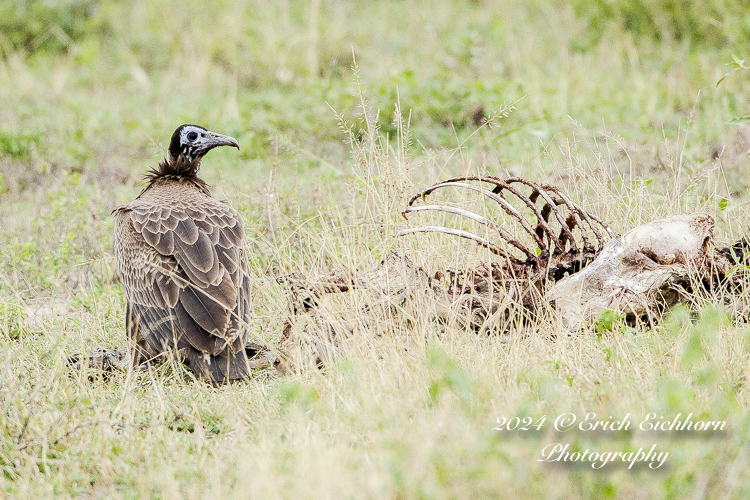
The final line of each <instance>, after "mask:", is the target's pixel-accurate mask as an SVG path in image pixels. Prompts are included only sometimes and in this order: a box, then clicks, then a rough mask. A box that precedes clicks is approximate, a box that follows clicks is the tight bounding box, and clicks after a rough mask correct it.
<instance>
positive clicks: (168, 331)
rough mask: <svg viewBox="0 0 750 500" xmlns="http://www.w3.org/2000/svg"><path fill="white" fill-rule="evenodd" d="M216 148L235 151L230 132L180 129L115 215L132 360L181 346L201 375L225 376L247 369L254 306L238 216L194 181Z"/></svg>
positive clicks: (220, 379) (232, 376)
mask: <svg viewBox="0 0 750 500" xmlns="http://www.w3.org/2000/svg"><path fill="white" fill-rule="evenodd" d="M217 146H234V147H237V148H239V145H238V144H237V141H236V140H234V139H233V138H231V137H227V136H223V135H220V134H215V133H213V132H209V131H208V130H206V129H204V128H202V127H198V126H197V125H182V126H180V127H179V128H178V129H177V130H175V132H174V134H173V136H172V141H171V143H170V146H169V152H168V153H169V154H168V156H167V159H165V160H164V161H163V162H161V163H160V164H159V168H158V170H151V171H150V173H149V175H148V177H147V179H148V181H149V182H148V185H147V186H146V187H145V188H144V189H143V191H142V192H141V194H140V195H138V198H136V199H135V200H133V201H131V202H130V203H128V204H126V205H123V206H121V207H118V208H116V209H114V211H113V212H112V213H113V215H114V219H115V259H116V261H117V270H118V272H119V273H120V277H121V280H122V284H123V287H124V289H125V295H126V297H127V302H128V306H127V316H126V330H127V333H128V337H129V338H130V340H131V345H132V346H133V348H134V360H135V362H136V363H139V362H143V361H146V360H148V359H151V358H153V357H156V356H158V355H160V354H162V353H167V352H170V351H171V352H180V354H181V355H182V356H183V358H185V359H186V361H187V362H188V363H189V364H190V366H191V367H192V368H193V370H194V371H195V372H196V374H197V375H198V376H199V377H201V378H204V379H208V380H211V381H215V382H224V381H227V380H233V379H238V378H242V377H245V376H246V375H247V374H248V371H249V367H248V360H247V357H246V355H245V350H244V346H245V343H246V342H247V339H248V330H247V323H248V320H249V316H250V307H251V305H250V280H249V276H248V264H247V257H246V251H245V242H244V237H245V233H244V230H243V225H242V221H241V220H240V217H239V215H238V213H237V211H236V210H234V209H233V208H232V207H231V206H230V205H229V203H228V202H226V201H219V200H217V199H215V198H213V197H211V194H210V192H209V189H208V186H207V185H206V183H205V182H204V181H203V180H201V179H200V178H199V177H198V169H199V168H200V161H201V159H202V157H203V155H205V154H206V153H207V152H208V151H209V150H211V149H213V148H214V147H217Z"/></svg>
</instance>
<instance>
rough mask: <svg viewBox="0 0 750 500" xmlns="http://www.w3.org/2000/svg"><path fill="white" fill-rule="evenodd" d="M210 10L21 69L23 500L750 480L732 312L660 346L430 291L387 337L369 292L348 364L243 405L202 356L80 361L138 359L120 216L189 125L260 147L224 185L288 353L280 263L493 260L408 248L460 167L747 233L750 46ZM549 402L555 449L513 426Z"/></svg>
mask: <svg viewBox="0 0 750 500" xmlns="http://www.w3.org/2000/svg"><path fill="white" fill-rule="evenodd" d="M183 4H184V6H185V8H178V4H172V3H169V2H154V3H147V2H134V3H133V5H132V6H130V5H128V6H122V7H121V6H119V5H118V4H107V3H102V4H101V5H100V6H99V7H98V9H99V10H97V15H98V16H99V17H100V18H102V19H107V20H110V21H117V22H113V23H111V25H110V28H109V29H110V30H111V31H110V32H109V33H108V34H107V36H93V35H92V36H91V37H89V38H86V39H83V40H81V41H79V42H76V44H75V45H74V47H73V49H75V50H72V49H71V50H69V51H68V52H66V53H63V54H57V55H54V54H52V55H45V54H35V55H29V54H22V53H19V52H17V51H7V50H6V51H5V52H4V59H2V60H1V61H0V123H2V127H0V147H2V148H4V149H2V152H1V153H0V166H1V168H2V170H0V172H1V177H0V226H1V227H2V231H0V332H1V333H0V359H2V360H3V362H2V364H0V408H2V410H1V411H2V413H1V414H0V496H8V497H17V498H41V497H83V498H86V497H89V498H104V497H107V498H109V497H115V498H133V497H154V498H246V497H251V498H254V497H270V498H517V497H518V498H540V497H550V498H571V497H584V498H586V497H590V498H652V497H657V498H722V497H724V498H744V497H746V496H747V495H748V494H750V474H748V472H747V461H748V460H749V459H750V455H749V454H748V443H749V438H750V419H748V417H747V408H748V403H749V402H750V401H749V400H748V390H747V386H746V384H747V380H748V371H750V352H749V351H748V349H749V347H748V346H749V345H750V344H749V342H750V330H748V329H747V327H746V326H745V324H744V323H743V322H742V321H740V320H739V319H737V320H735V319H732V318H730V317H729V316H727V313H726V312H725V309H724V307H723V306H721V305H720V301H721V298H720V297H719V298H714V299H712V298H710V297H709V298H705V297H700V298H697V299H696V302H697V303H698V304H699V306H700V307H699V308H698V309H699V310H698V312H694V313H692V316H691V313H689V312H688V311H686V310H683V309H679V310H677V311H675V312H674V314H672V315H671V316H670V317H669V319H667V321H666V322H665V323H664V324H662V325H661V326H658V327H656V328H655V329H650V328H648V327H646V326H640V327H638V328H630V327H626V326H624V325H618V324H616V325H615V327H614V329H613V331H608V332H605V333H604V334H597V333H596V332H595V331H594V330H593V329H592V330H591V331H585V332H581V333H580V334H578V335H575V336H569V335H567V334H563V333H562V332H561V330H560V329H559V328H558V327H557V326H556V324H555V323H554V322H550V323H541V324H531V325H525V326H523V327H521V326H517V327H513V328H511V329H510V331H508V332H504V333H502V334H476V333H474V332H470V331H464V330H461V329H458V328H456V327H452V326H444V325H439V324H437V323H436V322H434V321H432V319H431V314H430V311H431V310H432V309H431V308H433V307H434V304H432V303H431V302H430V300H429V298H425V297H422V298H421V299H420V300H419V301H417V302H416V303H415V304H414V305H412V306H411V307H410V308H407V309H405V310H404V311H401V312H400V313H399V314H396V315H394V316H389V315H381V316H378V317H376V319H375V320H373V318H372V317H364V316H363V313H361V312H360V311H361V306H362V305H363V303H364V302H365V301H366V300H368V297H367V296H366V294H363V293H355V294H343V295H339V296H336V297H331V298H328V299H326V303H325V304H324V307H323V308H322V309H321V310H322V311H323V315H324V316H325V317H326V318H327V319H328V320H330V321H334V322H335V321H339V320H338V319H337V318H338V317H339V315H342V314H344V315H346V318H347V320H348V321H349V322H351V323H356V324H358V326H356V328H355V331H354V334H353V336H352V337H351V338H350V339H349V340H347V341H346V342H344V343H343V344H342V346H341V349H342V353H343V356H342V357H341V359H339V360H338V361H336V362H335V363H333V364H332V366H330V367H328V368H327V369H326V370H325V372H320V371H317V370H300V371H298V372H296V373H292V374H290V375H288V376H285V377H280V376H278V375H277V374H276V373H275V372H271V371H260V372H258V373H257V374H256V375H255V376H254V377H252V378H251V379H249V380H247V381H242V382H239V383H235V384H231V385H228V386H224V387H212V386H209V385H206V384H204V383H201V382H198V381H196V380H194V379H193V377H192V376H191V374H190V373H189V372H188V371H187V370H186V369H185V368H184V367H182V366H174V365H171V366H170V365H167V366H162V367H157V368H153V369H152V370H150V371H148V372H147V373H139V374H135V373H128V374H126V373H116V374H113V375H112V376H111V377H109V378H107V379H100V378H94V379H93V380H90V379H89V373H87V372H85V371H84V372H73V373H68V372H67V370H66V368H65V365H64V359H65V357H66V355H67V354H69V353H71V352H74V351H88V350H91V349H94V348H98V347H117V346H121V345H123V343H124V333H123V332H124V329H123V309H124V297H123V294H122V290H121V288H120V286H119V283H118V280H117V276H116V272H115V271H114V268H113V262H112V258H111V234H112V223H111V221H110V219H109V218H108V213H109V211H110V210H111V208H112V207H114V206H116V205H118V204H120V203H122V202H125V201H127V200H129V199H132V197H133V196H135V195H136V194H137V192H138V186H139V185H140V180H139V179H140V176H141V175H142V173H144V172H145V170H146V166H148V165H153V164H154V163H155V162H156V161H158V159H159V158H160V155H161V154H162V149H163V145H164V143H165V142H166V139H167V138H168V137H169V134H170V133H171V131H172V130H173V128H174V127H175V126H176V125H178V124H179V123H180V122H183V121H186V122H195V121H198V122H200V123H201V124H204V125H206V126H208V127H209V128H212V129H215V130H217V131H219V132H223V133H229V134H233V135H235V136H237V138H238V139H239V140H240V143H241V144H242V145H243V151H242V152H241V153H240V155H239V156H237V154H236V153H235V152H234V151H228V152H225V151H216V152H213V153H211V155H209V156H208V157H207V159H206V160H205V162H204V167H203V169H202V173H203V174H204V175H205V176H206V177H207V180H208V181H209V182H210V183H211V184H212V185H213V186H215V192H216V193H217V196H224V197H226V198H228V199H230V200H232V202H233V204H234V206H236V207H237V208H238V209H239V210H240V211H241V212H242V213H243V214H244V215H245V217H246V219H247V228H248V230H247V233H248V245H249V247H250V248H251V252H250V254H251V257H250V258H251V262H250V263H251V268H252V272H253V276H254V279H255V284H254V285H255V286H254V300H255V305H256V311H255V317H254V320H253V324H252V325H251V328H252V332H253V335H256V336H258V337H259V338H262V339H265V340H269V341H275V340H278V337H279V335H280V332H281V327H282V323H283V321H284V319H285V318H286V317H287V314H288V312H287V306H286V302H285V298H284V295H283V292H282V290H281V288H280V287H279V286H278V285H277V284H276V283H275V280H274V276H275V275H277V274H284V273H289V272H294V271H304V272H306V273H313V274H314V273H323V272H326V271H329V270H330V269H332V268H334V267H336V266H338V265H346V266H348V267H351V268H360V269H369V268H372V267H373V266H374V265H375V264H377V262H378V261H379V260H380V259H381V258H382V257H383V256H385V255H386V254H387V253H388V252H389V251H390V250H393V249H397V250H402V251H406V252H408V253H409V254H410V255H411V256H412V258H413V259H414V261H415V262H416V263H417V264H418V265H420V266H422V267H423V268H425V269H427V270H437V269H445V268H448V267H460V266H466V265H469V264H472V263H476V262H478V261H481V260H486V259H489V258H490V255H489V254H488V253H487V252H486V251H484V250H482V249H481V248H478V247H475V246H473V244H470V243H465V242H459V241H454V240H451V239H449V238H446V237H442V236H435V235H420V236H414V237H411V236H410V237H407V238H400V239H397V238H395V234H396V233H397V232H398V230H400V229H403V228H405V227H409V224H410V223H409V222H407V221H404V220H403V218H402V217H401V215H400V210H401V209H402V207H403V206H404V205H405V201H406V200H407V199H408V197H409V196H410V195H411V194H413V193H414V192H416V191H417V190H419V189H420V188H422V187H424V186H426V185H428V184H429V183H432V182H436V181H438V180H441V179H444V178H446V177H449V176H453V175H459V174H492V175H510V174H513V175H522V176H526V177H529V178H532V179H534V180H536V181H539V182H549V183H554V184H557V185H559V186H561V187H563V188H564V189H565V190H566V192H567V193H568V194H569V195H570V196H571V197H572V198H573V199H574V200H576V201H577V202H579V203H581V204H582V205H583V206H584V207H585V208H586V209H587V210H590V211H591V212H593V213H595V214H597V215H598V216H599V217H601V218H602V219H603V220H605V221H607V222H609V223H610V224H611V225H612V227H613V228H614V229H615V230H616V231H617V232H622V231H625V230H627V229H629V228H632V227H634V226H635V225H637V224H640V223H643V222H646V221H650V220H653V219H655V218H657V217H660V216H663V215H669V214H674V213H679V212H686V211H695V210H702V211H706V212H708V213H710V214H711V215H712V216H714V217H715V218H716V219H717V229H716V238H717V242H730V241H733V240H734V239H736V238H738V237H739V236H741V235H742V234H744V233H745V232H746V231H747V222H746V221H747V219H748V216H750V213H749V211H750V204H749V203H748V201H749V200H750V198H749V197H748V194H747V186H748V180H747V179H748V176H747V172H748V167H750V162H749V161H748V159H747V155H746V153H747V150H748V148H750V143H749V142H748V140H747V137H749V135H748V132H747V130H746V129H743V128H741V127H740V128H738V127H737V126H728V125H726V124H725V122H726V121H727V120H728V119H729V118H731V117H732V116H737V115H741V114H747V111H746V103H747V99H748V95H750V94H748V92H747V88H746V86H743V83H742V76H740V75H739V74H738V75H736V76H733V77H732V78H730V79H727V81H725V82H724V83H722V85H721V86H720V87H719V88H716V87H715V83H716V81H717V80H718V78H720V76H721V75H722V74H723V73H724V68H723V67H722V64H721V63H722V61H724V60H728V59H727V58H728V56H727V51H726V50H720V49H712V48H706V47H692V48H691V47H690V46H689V45H687V44H682V45H680V44H677V43H673V44H666V43H665V44H659V43H656V42H653V41H648V40H634V39H633V36H632V34H630V33H627V32H622V31H621V30H613V31H611V32H606V33H605V34H604V35H603V36H604V40H603V41H602V42H601V43H600V44H598V45H595V46H592V47H591V48H589V49H588V50H586V51H576V50H573V49H572V48H571V47H573V46H574V45H575V39H576V38H577V37H580V36H582V35H585V34H586V28H585V23H583V22H582V21H581V20H580V19H578V18H576V17H575V15H574V12H573V10H572V8H568V7H561V6H557V5H556V4H553V3H548V2H544V1H541V0H540V1H538V2H528V3H526V2H524V3H521V2H518V3H517V2H510V3H507V4H506V3H503V4H502V5H493V4H492V3H491V2H490V3H482V2H466V3H464V2H456V3H451V4H448V3H440V2H435V3H434V4H430V5H421V4H419V5H418V4H416V3H413V2H408V1H407V2H398V3H393V4H390V3H389V4H385V3H372V2H367V3H364V2H362V3H359V2H357V3H353V4H345V3H336V2H324V1H321V2H310V3H309V4H304V5H303V4H298V3H296V2H261V1H257V2H250V1H248V2H245V3H241V4H238V5H239V6H237V5H219V6H217V7H216V16H214V17H211V16H202V15H201V16H195V15H191V14H190V13H191V12H195V11H196V9H198V10H200V9H203V8H205V4H204V3H201V2H193V1H187V2H181V3H180V4H179V5H180V6H181V5H183ZM121 20H127V21H128V22H127V23H125V22H119V21H121ZM129 26H144V29H143V30H140V29H133V28H130V27H129ZM216 26H220V27H221V28H222V30H216V29H215V28H216ZM352 46H353V47H354V54H355V55H356V65H358V66H355V67H354V68H352V65H353V64H355V62H354V60H353V58H352V55H351V54H352ZM745 83H746V80H745ZM466 89H471V90H470V91H466V92H465V93H464V90H466ZM699 91H700V92H699ZM524 96H525V97H524ZM521 98H523V99H521ZM519 99H520V100H519ZM326 102H328V104H330V108H329V107H328V105H327V104H326ZM503 103H515V107H516V108H517V109H516V110H515V111H514V112H513V113H510V114H509V116H508V117H505V118H503V117H496V118H495V120H494V121H493V123H492V127H490V126H489V125H485V126H483V127H480V128H479V129H476V128H475V127H474V126H473V125H471V118H470V116H471V112H472V110H473V109H474V107H475V106H476V105H477V104H482V105H483V106H484V107H485V108H486V114H487V115H488V116H490V115H491V114H492V111H491V110H499V109H502V104H503ZM569 117H571V118H569ZM21 132H23V133H21ZM24 134H26V135H24ZM7 137H10V138H11V139H7V140H6V139H5V138H7ZM9 140H15V141H18V144H20V145H21V151H22V153H19V154H15V153H12V151H11V149H12V148H10V146H7V144H9V143H7V141H9ZM342 140H343V141H342ZM3 141H6V142H3ZM743 148H744V149H743ZM454 201H461V202H462V203H466V204H469V205H470V206H473V207H474V209H475V210H476V211H478V212H479V213H487V214H488V216H499V214H498V213H497V212H496V211H494V210H493V207H491V206H488V205H485V204H484V203H483V202H481V201H480V200H477V199H474V198H465V199H455V200H454ZM437 221H443V219H437ZM444 222H446V223H450V224H455V223H456V221H454V220H452V219H449V218H445V219H444ZM475 229H476V228H475ZM741 301H744V303H746V302H747V300H746V297H742V298H741ZM365 324H366V326H364V325H365ZM565 412H574V413H576V414H577V415H579V416H583V415H585V413H587V412H596V413H597V414H598V415H600V416H602V417H603V418H607V417H609V416H610V415H612V416H614V417H615V418H617V417H622V416H624V415H625V414H626V413H630V414H631V419H632V420H633V422H634V423H636V424H637V422H639V421H640V420H642V419H643V418H645V416H646V414H648V413H649V412H656V413H658V414H660V415H665V416H667V417H670V418H673V417H674V416H676V415H677V413H680V412H681V413H682V414H683V415H685V414H687V413H690V412H692V413H693V414H694V415H696V416H698V417H699V418H702V419H714V420H715V419H721V420H726V421H727V430H726V431H725V432H722V433H712V434H711V435H701V436H694V435H685V434H680V433H668V432H664V433H658V434H654V433H648V432H641V431H635V432H630V433H615V434H614V435H607V434H601V433H587V432H569V433H566V434H558V433H555V432H554V431H553V430H552V429H551V428H550V425H549V423H550V421H551V420H553V419H554V417H555V416H557V415H559V414H561V413H565ZM544 415H546V416H547V425H546V426H545V427H544V429H542V431H539V432H537V431H529V432H521V431H516V432H498V431H495V430H493V427H495V425H496V420H497V419H498V417H508V418H510V417H514V416H519V417H525V416H530V417H533V418H534V420H537V419H538V418H540V417H542V416H544ZM636 427H637V425H636ZM555 441H564V442H569V443H570V444H571V445H572V446H575V447H576V448H579V449H585V448H587V447H589V448H592V449H597V450H601V451H628V450H633V449H634V450H637V449H638V448H639V447H641V446H646V445H648V446H649V447H650V445H651V444H654V443H656V444H657V445H658V447H659V448H661V449H665V450H667V451H669V452H670V457H669V459H668V460H667V463H666V465H665V466H664V467H663V468H662V469H660V470H658V471H652V470H647V469H644V468H640V469H638V470H627V469H626V468H623V467H620V466H615V465H613V466H611V467H609V466H608V467H605V469H604V470H600V471H594V470H592V469H591V468H590V467H589V466H588V465H583V466H581V465H573V466H571V465H570V464H568V465H552V464H543V463H541V462H537V459H538V458H540V453H541V450H542V448H543V447H544V446H545V445H546V444H547V443H550V442H555Z"/></svg>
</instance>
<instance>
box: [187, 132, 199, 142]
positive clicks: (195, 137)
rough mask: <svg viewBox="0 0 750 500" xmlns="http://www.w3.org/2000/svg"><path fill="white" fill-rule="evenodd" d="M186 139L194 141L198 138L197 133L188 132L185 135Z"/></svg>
mask: <svg viewBox="0 0 750 500" xmlns="http://www.w3.org/2000/svg"><path fill="white" fill-rule="evenodd" d="M187 138H188V141H194V140H196V139H197V138H198V133H197V132H190V133H189V134H188V135H187Z"/></svg>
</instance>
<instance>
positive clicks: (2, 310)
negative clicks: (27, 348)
mask: <svg viewBox="0 0 750 500" xmlns="http://www.w3.org/2000/svg"><path fill="white" fill-rule="evenodd" d="M24 320H26V312H25V311H24V310H23V307H21V306H20V305H18V304H14V303H11V302H0V335H2V336H3V337H6V338H8V339H10V340H17V339H19V338H20V337H21V335H22V334H23V328H24Z"/></svg>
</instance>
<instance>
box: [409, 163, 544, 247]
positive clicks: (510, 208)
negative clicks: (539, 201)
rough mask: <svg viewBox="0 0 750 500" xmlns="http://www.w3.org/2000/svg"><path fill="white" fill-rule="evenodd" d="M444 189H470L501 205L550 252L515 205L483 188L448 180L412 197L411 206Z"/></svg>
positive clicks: (538, 243)
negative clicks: (437, 190) (420, 199)
mask: <svg viewBox="0 0 750 500" xmlns="http://www.w3.org/2000/svg"><path fill="white" fill-rule="evenodd" d="M466 179H467V180H473V179H469V178H466ZM444 187H460V188H464V189H470V190H471V191H476V192H477V193H481V194H483V195H484V196H486V197H487V198H489V199H491V200H492V201H494V202H496V203H497V204H499V205H500V206H501V207H502V208H503V210H505V212H506V213H507V214H508V215H510V216H512V217H513V218H515V219H516V220H517V221H518V223H519V224H520V225H521V227H522V228H523V229H524V230H525V231H526V232H527V233H528V234H529V236H531V237H532V238H534V241H535V242H536V244H537V245H539V248H540V249H541V250H542V254H544V253H545V252H548V251H549V249H548V247H547V245H546V244H545V243H544V241H543V240H542V238H541V237H540V236H539V235H538V234H537V233H536V232H535V231H534V230H533V229H532V228H531V226H530V225H529V223H528V222H527V221H526V219H524V218H523V216H522V215H521V213H520V212H519V211H518V210H516V208H515V207H514V206H513V205H511V204H510V203H509V202H508V200H506V199H505V198H504V197H501V196H498V195H497V194H495V193H493V192H492V191H489V190H487V189H484V188H483V187H479V186H472V185H471V184H465V183H463V182H453V180H448V181H446V182H441V183H440V184H435V185H434V186H431V187H429V188H427V189H425V190H424V191H422V192H421V193H419V194H418V195H416V196H414V197H412V199H411V200H409V206H411V205H412V203H414V201H416V200H417V199H419V198H422V199H423V200H425V199H426V197H427V196H429V195H430V194H431V193H432V192H433V191H435V190H436V189H440V188H444ZM539 217H540V220H541V214H539ZM551 233H552V231H551V230H550V234H551ZM553 237H554V238H555V239H557V237H556V236H553Z"/></svg>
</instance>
